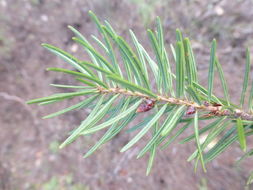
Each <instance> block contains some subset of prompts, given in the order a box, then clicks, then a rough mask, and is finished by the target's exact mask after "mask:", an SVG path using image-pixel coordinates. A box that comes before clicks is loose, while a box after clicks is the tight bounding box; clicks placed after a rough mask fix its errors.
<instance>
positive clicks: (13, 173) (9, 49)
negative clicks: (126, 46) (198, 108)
mask: <svg viewBox="0 0 253 190" xmlns="http://www.w3.org/2000/svg"><path fill="white" fill-rule="evenodd" d="M88 10H92V11H93V12H95V13H96V14H97V16H98V17H99V18H100V19H101V20H104V19H106V20H108V21H109V22H110V23H111V24H112V26H113V27H114V28H115V30H116V31H117V32H118V33H119V34H121V35H122V36H124V37H125V38H126V39H127V41H128V42H130V37H129V33H128V29H129V28H131V29H133V31H134V32H135V34H136V35H137V37H138V38H139V40H140V42H141V43H142V44H143V46H144V47H145V48H146V49H147V50H148V51H149V52H151V48H150V44H149V42H148V38H147V35H146V29H147V28H152V29H153V28H154V19H155V17H156V16H160V17H161V19H162V23H163V26H164V33H165V40H166V46H167V49H168V51H169V54H170V56H171V53H170V49H169V44H170V43H173V42H175V29H176V28H180V29H182V31H183V32H184V34H185V36H189V37H190V39H191V40H192V44H193V48H194V52H195V53H196V59H197V63H198V70H199V78H200V81H201V83H202V84H203V85H205V86H206V85H207V72H208V64H209V50H210V42H211V40H212V39H213V38H216V39H217V41H218V48H217V52H218V57H219V59H220V62H221V64H222V66H223V69H224V72H225V77H226V79H228V85H229V91H230V93H231V99H232V101H233V102H235V103H238V102H239V101H238V100H239V96H240V92H241V84H242V80H243V72H244V65H245V49H246V47H249V48H250V52H251V55H253V19H252V18H253V1H252V0H233V1H231V0H221V1H218V0H192V1H191V0H156V1H151V0H122V1H119V0H93V1H90V0H72V1H68V0H0V189H1V190H23V189H24V190H37V189H39V190H40V189H42V190H58V189H59V190H102V189H103V190H144V189H145V190H156V189H159V190H196V189H197V190H207V189H208V190H228V189H229V190H241V189H253V187H245V186H244V185H245V182H246V180H247V176H248V174H249V172H250V170H251V169H253V162H252V161H253V160H248V161H246V162H244V163H243V164H242V165H241V168H238V167H235V165H234V161H236V160H237V159H238V157H239V156H240V155H242V151H241V150H240V148H239V146H238V144H234V145H233V147H230V148H229V150H228V151H226V152H225V153H223V154H222V155H221V156H219V158H218V159H216V160H215V161H213V162H211V163H210V164H208V166H207V169H208V172H207V173H206V174H204V173H203V172H202V171H201V169H199V170H198V171H197V173H194V163H193V162H192V163H188V162H187V161H186V159H187V157H188V156H189V155H190V154H191V153H192V151H193V150H194V148H195V144H194V143H188V144H185V145H179V144H176V143H175V144H173V145H172V146H170V147H169V148H168V149H166V150H165V151H163V152H161V151H158V153H157V156H156V158H155V159H156V160H155V164H154V167H153V170H152V172H151V174H150V175H149V176H148V177H146V175H145V170H146V164H147V160H148V157H144V158H142V159H139V160H136V159H135V157H136V154H137V152H138V151H139V150H140V148H141V147H143V145H144V143H145V142H146V141H147V140H148V137H146V138H144V139H143V142H140V143H138V145H137V146H135V147H134V148H132V149H131V150H129V151H128V152H126V153H124V154H121V153H119V150H120V148H121V147H122V146H123V145H124V144H126V142H128V141H129V139H130V138H131V136H132V135H133V134H126V133H124V134H122V133H120V134H119V135H118V136H117V137H116V138H114V139H113V140H112V141H110V142H109V143H107V144H105V145H104V146H103V147H102V149H100V150H99V151H97V152H96V153H95V154H93V155H92V156H90V157H89V158H87V159H83V158H82V156H83V154H84V153H85V152H86V151H87V150H88V148H89V147H91V146H92V145H93V144H94V143H95V142H96V140H97V139H98V138H99V136H101V134H97V135H93V136H90V137H86V138H82V139H79V140H77V141H76V142H74V143H73V144H71V145H70V146H68V147H66V148H64V149H62V150H59V149H58V145H59V143H61V142H62V141H63V140H64V139H65V138H66V137H67V135H68V132H69V131H70V130H71V129H73V128H74V127H76V126H77V125H78V124H79V123H80V122H81V121H82V120H83V119H84V118H85V117H86V116H87V114H88V111H89V110H81V111H72V112H70V113H68V114H65V115H63V116H60V117H57V118H54V119H49V120H42V119H41V117H42V116H44V115H47V114H49V113H51V112H53V111H57V110H59V109H60V108H63V107H66V106H68V105H71V103H72V102H71V101H69V102H68V101H67V102H64V103H62V104H61V105H53V106H37V105H32V106H28V105H26V104H25V102H26V101H27V100H29V99H32V98H37V97H42V96H47V95H50V94H53V93H55V92H62V91H61V90H59V89H56V88H54V87H50V86H49V84H50V83H61V84H64V83H67V84H71V82H73V80H72V79H71V78H68V77H67V78H66V76H64V75H61V74H59V73H53V72H47V71H45V69H46V68H47V67H63V68H69V66H68V64H66V63H64V62H63V61H62V60H60V59H59V58H57V57H56V56H54V55H52V54H50V53H49V52H47V51H46V50H44V49H43V48H42V47H41V46H40V44H41V43H42V42H46V43H50V44H53V45H56V46H58V47H60V48H62V49H64V50H66V51H68V52H70V53H72V54H74V55H76V56H77V57H79V58H83V59H85V58H87V55H86V54H85V52H84V51H83V50H82V49H81V48H80V46H78V45H76V44H74V43H73V42H72V40H71V37H72V36H73V34H72V33H71V32H70V31H69V30H68V29H67V25H72V26H74V27H76V28H77V29H78V30H79V31H81V32H82V34H84V36H85V37H87V38H88V39H89V40H91V38H90V35H91V34H93V35H98V31H97V29H96V26H95V24H94V23H92V22H91V19H90V18H89V16H88V13H87V12H88ZM91 42H92V40H91ZM92 43H93V42H92ZM151 55H152V56H154V55H153V53H152V52H151ZM215 93H216V94H217V95H218V96H222V90H221V84H220V82H219V80H217V81H215ZM187 133H188V134H190V133H192V131H191V130H189V131H187V132H186V134H185V135H187Z"/></svg>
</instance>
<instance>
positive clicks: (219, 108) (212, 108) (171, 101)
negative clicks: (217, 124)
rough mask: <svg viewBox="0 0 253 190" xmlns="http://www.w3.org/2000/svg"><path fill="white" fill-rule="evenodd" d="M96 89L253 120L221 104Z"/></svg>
mask: <svg viewBox="0 0 253 190" xmlns="http://www.w3.org/2000/svg"><path fill="white" fill-rule="evenodd" d="M97 89H98V91H99V92H100V93H103V94H122V95H125V96H134V97H140V98H146V99H151V100H155V101H158V102H166V103H168V104H172V105H185V106H188V107H189V106H191V107H194V108H195V109H196V110H199V111H206V112H211V113H214V114H215V115H216V116H228V117H230V118H234V119H236V118H241V119H243V120H247V121H253V115H252V114H250V113H247V112H245V111H243V110H240V109H233V110H229V109H223V106H222V105H221V106H214V105H207V106H206V105H199V104H197V103H196V102H192V101H189V100H184V99H179V98H172V97H165V96H161V95H158V96H157V98H152V97H150V96H148V95H146V94H143V93H140V92H132V91H129V90H126V89H122V88H109V89H106V88H103V87H97Z"/></svg>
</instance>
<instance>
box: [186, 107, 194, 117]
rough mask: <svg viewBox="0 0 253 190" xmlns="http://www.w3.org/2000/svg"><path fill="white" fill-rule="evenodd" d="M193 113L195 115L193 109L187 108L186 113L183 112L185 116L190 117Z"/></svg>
mask: <svg viewBox="0 0 253 190" xmlns="http://www.w3.org/2000/svg"><path fill="white" fill-rule="evenodd" d="M194 113H196V109H195V107H193V106H189V107H188V108H187V110H186V112H185V115H192V114H194Z"/></svg>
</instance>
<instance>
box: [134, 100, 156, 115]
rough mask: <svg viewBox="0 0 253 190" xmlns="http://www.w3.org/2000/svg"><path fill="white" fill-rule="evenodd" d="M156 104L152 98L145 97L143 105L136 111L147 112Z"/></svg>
mask: <svg viewBox="0 0 253 190" xmlns="http://www.w3.org/2000/svg"><path fill="white" fill-rule="evenodd" d="M154 106H155V101H154V100H150V99H145V100H144V101H143V102H142V103H141V105H140V106H139V107H138V108H137V110H136V113H140V112H147V111H149V110H151V109H152V108H153V107H154Z"/></svg>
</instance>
